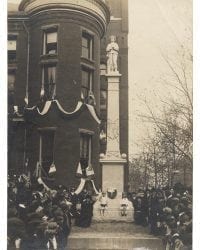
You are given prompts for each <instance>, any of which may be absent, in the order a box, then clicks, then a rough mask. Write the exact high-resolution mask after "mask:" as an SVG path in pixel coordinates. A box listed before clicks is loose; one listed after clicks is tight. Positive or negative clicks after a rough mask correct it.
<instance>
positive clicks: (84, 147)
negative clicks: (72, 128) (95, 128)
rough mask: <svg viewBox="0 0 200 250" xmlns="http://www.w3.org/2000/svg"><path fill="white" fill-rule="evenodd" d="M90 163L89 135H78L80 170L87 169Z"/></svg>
mask: <svg viewBox="0 0 200 250" xmlns="http://www.w3.org/2000/svg"><path fill="white" fill-rule="evenodd" d="M90 161H91V135H89V134H84V133H81V135H80V163H81V166H82V168H86V167H88V165H89V163H90Z"/></svg>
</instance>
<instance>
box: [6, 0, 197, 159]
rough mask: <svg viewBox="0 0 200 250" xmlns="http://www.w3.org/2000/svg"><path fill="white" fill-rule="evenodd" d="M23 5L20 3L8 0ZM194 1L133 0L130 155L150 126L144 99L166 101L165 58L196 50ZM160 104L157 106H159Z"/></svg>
mask: <svg viewBox="0 0 200 250" xmlns="http://www.w3.org/2000/svg"><path fill="white" fill-rule="evenodd" d="M8 2H12V3H19V2H20V0H8ZM191 34H192V0H129V146H130V147H129V151H130V154H131V155H134V154H135V153H137V152H138V151H139V149H140V147H139V146H138V144H140V143H141V141H142V140H143V139H144V138H145V136H146V135H147V132H146V131H147V130H148V128H150V127H149V126H150V124H144V123H142V122H141V120H140V119H139V118H138V114H141V113H143V112H145V108H144V105H143V104H142V103H141V99H142V98H143V97H144V96H146V97H147V99H148V100H149V101H150V102H152V105H153V104H154V103H153V102H157V104H158V100H156V99H155V98H154V95H155V93H157V94H159V97H161V98H162V97H163V98H164V97H165V95H166V86H163V85H162V83H161V82H160V81H159V78H160V77H163V76H165V75H167V74H168V73H169V72H168V71H169V69H168V67H167V66H166V64H165V62H164V61H163V59H162V56H161V54H162V53H163V54H165V55H168V56H170V57H171V56H172V57H174V56H175V55H176V51H177V50H179V49H180V46H181V45H184V47H186V48H189V49H192V48H191V46H192V36H191ZM155 104H156V103H155Z"/></svg>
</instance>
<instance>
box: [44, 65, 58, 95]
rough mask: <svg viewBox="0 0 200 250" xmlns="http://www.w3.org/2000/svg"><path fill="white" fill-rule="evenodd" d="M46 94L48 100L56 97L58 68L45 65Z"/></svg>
mask: <svg viewBox="0 0 200 250" xmlns="http://www.w3.org/2000/svg"><path fill="white" fill-rule="evenodd" d="M43 85H44V93H45V96H46V98H47V99H53V98H54V97H55V95H56V66H55V65H45V66H44V68H43Z"/></svg>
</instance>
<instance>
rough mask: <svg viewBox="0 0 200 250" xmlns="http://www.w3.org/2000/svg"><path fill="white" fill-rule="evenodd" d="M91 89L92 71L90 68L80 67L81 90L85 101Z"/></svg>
mask: <svg viewBox="0 0 200 250" xmlns="http://www.w3.org/2000/svg"><path fill="white" fill-rule="evenodd" d="M92 89H93V72H92V71H90V70H85V69H82V76H81V91H82V94H83V97H84V99H85V101H86V102H87V98H88V96H89V93H90V91H92Z"/></svg>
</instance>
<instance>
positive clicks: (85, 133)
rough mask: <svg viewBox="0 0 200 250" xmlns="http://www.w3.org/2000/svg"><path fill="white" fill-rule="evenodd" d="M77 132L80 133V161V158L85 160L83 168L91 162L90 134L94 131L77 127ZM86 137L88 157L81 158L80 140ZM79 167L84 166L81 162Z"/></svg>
mask: <svg viewBox="0 0 200 250" xmlns="http://www.w3.org/2000/svg"><path fill="white" fill-rule="evenodd" d="M79 134H80V143H79V144H80V163H81V161H82V160H87V164H86V166H84V167H85V168H87V167H88V166H90V165H91V163H92V136H93V134H94V132H92V131H88V130H85V129H79ZM84 137H85V138H87V139H88V159H87V158H83V157H81V156H82V154H81V153H82V147H81V140H82V138H84ZM81 167H82V168H84V167H83V166H82V164H81Z"/></svg>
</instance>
